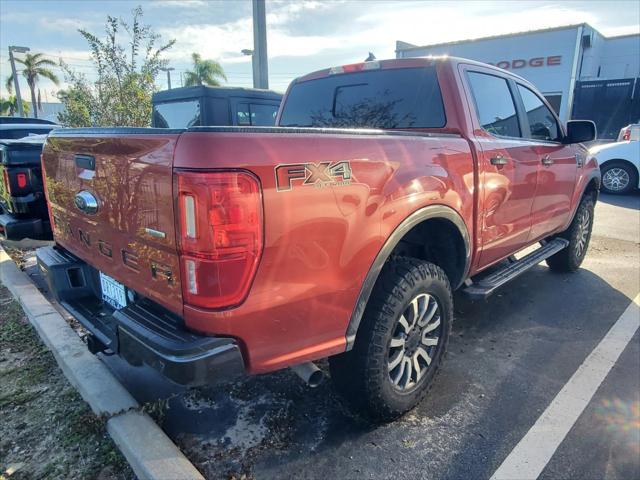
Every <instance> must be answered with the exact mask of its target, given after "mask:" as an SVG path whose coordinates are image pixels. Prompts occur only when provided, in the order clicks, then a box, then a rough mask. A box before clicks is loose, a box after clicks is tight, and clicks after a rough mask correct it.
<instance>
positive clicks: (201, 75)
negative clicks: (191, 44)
mask: <svg viewBox="0 0 640 480" xmlns="http://www.w3.org/2000/svg"><path fill="white" fill-rule="evenodd" d="M191 58H192V59H193V70H191V71H189V70H187V71H186V72H184V85H185V87H193V86H195V85H211V86H213V87H217V86H219V85H220V82H219V81H218V79H219V78H222V79H224V81H225V82H226V81H227V76H226V75H225V74H224V69H223V68H222V66H221V65H220V64H219V63H218V62H216V61H215V60H202V57H201V56H200V54H199V53H192V54H191Z"/></svg>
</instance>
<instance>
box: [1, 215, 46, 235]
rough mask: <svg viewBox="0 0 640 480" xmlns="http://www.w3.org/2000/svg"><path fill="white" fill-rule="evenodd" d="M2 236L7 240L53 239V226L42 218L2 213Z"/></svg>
mask: <svg viewBox="0 0 640 480" xmlns="http://www.w3.org/2000/svg"><path fill="white" fill-rule="evenodd" d="M0 237H1V238H5V239H7V240H22V239H23V238H33V239H34V240H48V239H51V227H50V225H49V222H43V221H42V219H40V218H20V217H16V216H14V215H11V214H10V213H0Z"/></svg>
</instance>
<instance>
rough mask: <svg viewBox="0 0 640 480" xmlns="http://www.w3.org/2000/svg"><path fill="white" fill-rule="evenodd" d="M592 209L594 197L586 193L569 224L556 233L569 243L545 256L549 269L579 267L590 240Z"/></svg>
mask: <svg viewBox="0 0 640 480" xmlns="http://www.w3.org/2000/svg"><path fill="white" fill-rule="evenodd" d="M594 210H595V201H594V198H593V197H592V196H591V195H588V194H587V195H585V196H584V197H582V200H581V201H580V205H578V210H577V211H576V214H575V216H574V217H573V221H572V222H571V225H569V228H567V229H566V230H565V231H564V232H562V233H560V234H559V235H558V236H559V237H561V238H564V239H566V240H569V245H568V246H567V247H566V248H564V249H563V250H560V251H559V252H558V253H556V254H555V255H553V256H551V257H549V258H547V265H549V268H550V269H551V270H554V271H556V272H574V271H576V270H577V269H578V268H579V267H580V265H581V264H582V261H583V260H584V257H585V255H586V254H587V248H588V247H589V240H591V230H592V228H593V213H594Z"/></svg>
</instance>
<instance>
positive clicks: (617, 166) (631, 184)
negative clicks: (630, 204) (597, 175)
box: [600, 160, 638, 195]
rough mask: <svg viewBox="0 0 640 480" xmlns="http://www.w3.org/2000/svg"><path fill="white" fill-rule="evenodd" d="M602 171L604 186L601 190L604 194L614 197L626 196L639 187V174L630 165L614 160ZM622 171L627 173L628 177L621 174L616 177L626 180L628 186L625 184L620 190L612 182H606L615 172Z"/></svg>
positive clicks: (606, 164)
mask: <svg viewBox="0 0 640 480" xmlns="http://www.w3.org/2000/svg"><path fill="white" fill-rule="evenodd" d="M600 171H601V175H602V185H601V187H600V189H601V190H602V191H603V192H604V193H610V194H612V195H624V194H626V193H629V192H631V191H632V190H633V189H634V188H636V187H637V186H638V172H637V171H636V169H635V168H634V167H633V165H631V164H630V163H627V162H624V161H620V160H612V161H610V162H607V163H605V164H604V165H603V166H602V168H601V169H600ZM621 171H622V172H625V173H626V177H625V176H624V175H622V176H621V175H620V174H619V175H616V176H615V177H616V178H620V179H622V180H626V181H627V183H626V185H624V184H623V185H621V186H620V187H619V188H615V187H614V185H615V184H612V183H611V182H610V181H605V180H606V179H607V176H608V175H611V174H612V173H613V172H621ZM619 181H620V180H619Z"/></svg>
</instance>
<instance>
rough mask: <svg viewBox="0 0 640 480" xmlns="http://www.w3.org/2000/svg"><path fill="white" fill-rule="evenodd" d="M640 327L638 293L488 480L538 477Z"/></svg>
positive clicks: (516, 479)
mask: <svg viewBox="0 0 640 480" xmlns="http://www.w3.org/2000/svg"><path fill="white" fill-rule="evenodd" d="M639 326H640V294H638V295H636V297H635V298H634V299H633V301H632V302H631V304H630V305H629V306H628V307H627V309H626V310H625V311H624V313H623V314H622V315H621V316H620V318H618V320H617V321H616V323H615V324H614V325H613V326H612V327H611V329H610V330H609V331H608V332H607V334H606V335H605V336H604V338H603V339H602V340H601V341H600V343H599V344H598V345H597V346H596V348H595V349H594V350H593V351H592V352H591V353H590V354H589V356H588V357H587V358H586V359H585V361H584V362H582V365H580V367H578V370H576V372H575V373H574V374H573V376H572V377H571V378H570V379H569V381H568V382H567V383H566V384H565V386H564V387H563V388H562V390H560V392H559V393H558V395H556V397H555V398H554V399H553V401H552V402H551V404H550V405H549V406H548V407H547V409H546V410H545V411H544V413H543V414H542V415H541V416H540V418H538V420H537V421H536V423H535V424H534V425H533V426H532V427H531V429H529V431H528V432H527V434H526V435H525V436H524V437H523V438H522V440H520V442H518V444H517V445H516V447H515V448H514V449H513V450H512V451H511V453H510V454H509V455H508V456H507V458H506V459H505V460H504V461H503V462H502V464H501V465H500V467H498V469H497V470H496V471H495V473H494V474H493V475H492V476H491V480H529V479H531V480H533V479H536V478H538V476H539V475H540V473H542V470H543V469H544V467H545V466H546V465H547V463H549V460H551V457H552V456H553V454H554V452H555V451H556V449H557V448H558V447H559V446H560V444H561V443H562V441H563V440H564V438H565V437H566V435H567V434H568V433H569V431H570V430H571V428H572V427H573V425H574V424H575V422H576V421H577V420H578V417H579V416H580V414H581V413H582V412H583V411H584V409H585V408H586V407H587V405H588V404H589V402H590V401H591V398H592V397H593V395H594V394H595V393H596V391H597V390H598V387H599V386H600V384H601V383H602V382H603V380H604V379H605V377H606V376H607V374H608V373H609V371H610V370H611V368H612V367H613V366H614V365H615V363H616V361H617V360H618V357H619V356H620V354H621V353H622V351H623V350H624V349H625V347H626V346H627V344H628V343H629V342H630V341H631V339H632V338H633V336H634V335H635V333H636V331H637V330H638V327H639Z"/></svg>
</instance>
